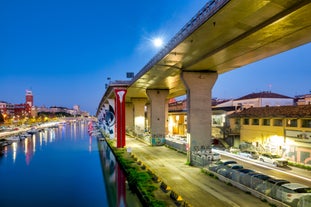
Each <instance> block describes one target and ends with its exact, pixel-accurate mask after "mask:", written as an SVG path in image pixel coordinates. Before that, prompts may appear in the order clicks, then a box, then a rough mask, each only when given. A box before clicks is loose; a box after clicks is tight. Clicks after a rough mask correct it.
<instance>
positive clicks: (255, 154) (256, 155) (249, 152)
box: [239, 150, 259, 160]
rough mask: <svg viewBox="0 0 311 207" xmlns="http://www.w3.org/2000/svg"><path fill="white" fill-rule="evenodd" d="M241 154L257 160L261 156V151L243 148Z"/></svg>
mask: <svg viewBox="0 0 311 207" xmlns="http://www.w3.org/2000/svg"><path fill="white" fill-rule="evenodd" d="M239 154H240V156H243V157H247V158H251V159H255V160H257V159H258V158H259V153H258V152H257V151H253V150H243V151H241V152H240V153H239Z"/></svg>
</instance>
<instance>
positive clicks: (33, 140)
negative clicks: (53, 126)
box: [32, 136, 36, 152]
mask: <svg viewBox="0 0 311 207" xmlns="http://www.w3.org/2000/svg"><path fill="white" fill-rule="evenodd" d="M32 151H33V152H35V151H36V136H33V137H32Z"/></svg>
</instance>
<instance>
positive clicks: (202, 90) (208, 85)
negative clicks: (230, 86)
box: [181, 71, 218, 164]
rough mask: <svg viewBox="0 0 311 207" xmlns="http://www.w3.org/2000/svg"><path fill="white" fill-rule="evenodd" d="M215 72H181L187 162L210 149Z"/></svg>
mask: <svg viewBox="0 0 311 207" xmlns="http://www.w3.org/2000/svg"><path fill="white" fill-rule="evenodd" d="M217 77H218V74H217V73H216V72H210V71H206V72H202V71H201V72H182V73H181V79H182V80H183V82H184V84H185V86H186V88H187V129H188V132H187V140H188V152H187V154H188V156H187V157H188V162H190V164H193V157H192V155H193V154H194V153H196V152H197V151H201V150H206V149H210V147H211V144H212V143H211V136H212V88H213V86H214V84H215V82H216V80H217Z"/></svg>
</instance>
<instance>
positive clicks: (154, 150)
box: [126, 137, 270, 207]
mask: <svg viewBox="0 0 311 207" xmlns="http://www.w3.org/2000/svg"><path fill="white" fill-rule="evenodd" d="M126 147H127V148H131V151H132V153H133V154H134V155H135V156H136V157H137V158H138V160H140V161H141V162H142V163H143V164H144V165H146V166H147V167H148V168H149V169H150V170H151V171H152V172H154V173H155V174H156V175H157V176H159V178H160V179H161V180H162V181H163V182H164V183H165V184H167V185H168V186H170V187H171V189H172V190H173V191H174V192H176V193H177V194H179V195H180V196H181V197H182V198H183V200H184V201H186V202H187V203H188V204H190V205H191V206H193V207H205V206H208V207H227V206H228V207H229V206H241V207H244V206H245V207H249V206H256V207H269V206H270V205H269V204H268V203H267V202H263V201H261V200H260V199H258V198H256V197H254V196H252V195H250V194H247V193H245V192H244V191H241V190H239V189H237V188H235V187H233V186H230V185H227V184H225V183H223V182H221V181H219V180H217V179H215V178H212V177H210V176H207V175H205V174H204V173H202V172H201V169H200V168H198V167H192V166H189V165H187V164H186V160H187V159H186V155H185V154H183V153H179V152H177V151H175V150H172V149H169V148H167V147H165V146H156V147H152V146H149V145H147V144H145V143H143V142H141V141H139V140H137V139H135V138H131V137H126Z"/></svg>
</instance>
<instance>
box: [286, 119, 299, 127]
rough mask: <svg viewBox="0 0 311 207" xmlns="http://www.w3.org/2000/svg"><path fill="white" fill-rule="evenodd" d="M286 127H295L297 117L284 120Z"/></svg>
mask: <svg viewBox="0 0 311 207" xmlns="http://www.w3.org/2000/svg"><path fill="white" fill-rule="evenodd" d="M286 126H287V127H297V119H287V120H286Z"/></svg>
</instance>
